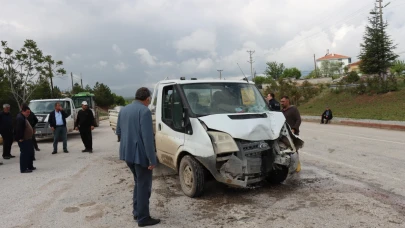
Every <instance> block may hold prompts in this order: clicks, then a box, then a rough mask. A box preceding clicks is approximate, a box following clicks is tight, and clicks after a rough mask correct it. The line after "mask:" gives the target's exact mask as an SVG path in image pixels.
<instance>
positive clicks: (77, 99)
mask: <svg viewBox="0 0 405 228" xmlns="http://www.w3.org/2000/svg"><path fill="white" fill-rule="evenodd" d="M72 100H73V103H74V105H75V107H76V108H77V111H78V110H79V107H81V106H82V102H83V101H87V104H88V105H89V108H90V110H91V111H92V112H93V115H94V119H95V122H96V123H95V126H96V127H98V126H99V124H100V115H99V111H98V107H97V105H96V101H95V100H94V94H93V93H90V92H80V93H77V94H75V95H73V96H72Z"/></svg>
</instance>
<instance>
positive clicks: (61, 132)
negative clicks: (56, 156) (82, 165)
mask: <svg viewBox="0 0 405 228" xmlns="http://www.w3.org/2000/svg"><path fill="white" fill-rule="evenodd" d="M60 138H62V140H63V151H67V130H66V127H64V126H61V127H55V131H54V132H53V151H54V152H58V141H59V139H60Z"/></svg>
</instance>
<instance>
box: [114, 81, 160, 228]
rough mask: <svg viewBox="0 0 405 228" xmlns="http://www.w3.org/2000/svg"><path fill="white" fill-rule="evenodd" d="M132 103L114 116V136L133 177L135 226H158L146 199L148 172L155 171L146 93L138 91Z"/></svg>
mask: <svg viewBox="0 0 405 228" xmlns="http://www.w3.org/2000/svg"><path fill="white" fill-rule="evenodd" d="M135 99H136V101H134V102H133V103H132V104H130V105H127V106H125V107H124V108H123V109H121V110H120V112H119V114H118V121H117V129H116V134H117V135H119V136H121V140H120V160H124V161H126V163H127V165H128V167H129V169H130V170H131V172H132V173H133V175H134V181H135V185H134V186H135V187H134V193H133V211H132V213H133V216H134V219H135V220H137V221H138V226H140V227H143V226H152V225H156V224H158V223H160V220H159V219H154V218H151V217H150V211H149V198H150V195H151V191H152V170H153V169H154V168H155V166H156V164H157V161H156V152H155V145H154V141H153V140H154V137H153V123H152V113H151V111H150V110H149V108H148V105H149V104H150V99H151V98H150V91H149V89H147V88H144V87H143V88H140V89H138V90H137V91H136V95H135Z"/></svg>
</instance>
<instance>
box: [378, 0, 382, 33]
mask: <svg viewBox="0 0 405 228" xmlns="http://www.w3.org/2000/svg"><path fill="white" fill-rule="evenodd" d="M377 2H378V4H379V6H378V8H379V9H380V23H381V28H382V26H383V11H382V9H383V6H382V0H377Z"/></svg>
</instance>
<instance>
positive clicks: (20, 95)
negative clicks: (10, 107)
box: [0, 40, 63, 106]
mask: <svg viewBox="0 0 405 228" xmlns="http://www.w3.org/2000/svg"><path fill="white" fill-rule="evenodd" d="M1 47H2V51H0V69H2V73H1V74H2V75H3V77H5V78H6V79H7V80H6V81H7V82H8V83H9V89H10V93H11V95H12V96H13V99H14V100H15V101H16V103H17V105H18V106H21V104H22V103H27V102H28V101H29V100H30V98H31V96H32V94H33V93H34V92H35V90H36V89H37V88H38V86H40V85H42V84H41V83H39V82H40V81H41V79H42V77H46V76H47V74H49V73H47V68H46V64H48V67H49V63H52V61H53V60H52V57H51V56H45V57H44V56H43V54H42V51H41V50H40V49H39V48H38V45H37V44H36V42H35V41H33V40H26V41H25V42H24V45H23V47H22V48H21V49H20V50H17V51H14V50H13V49H11V48H10V47H9V46H8V43H7V41H1ZM58 63H60V65H61V64H63V63H62V62H61V61H59V62H58ZM60 65H59V66H60ZM48 70H49V69H48Z"/></svg>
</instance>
